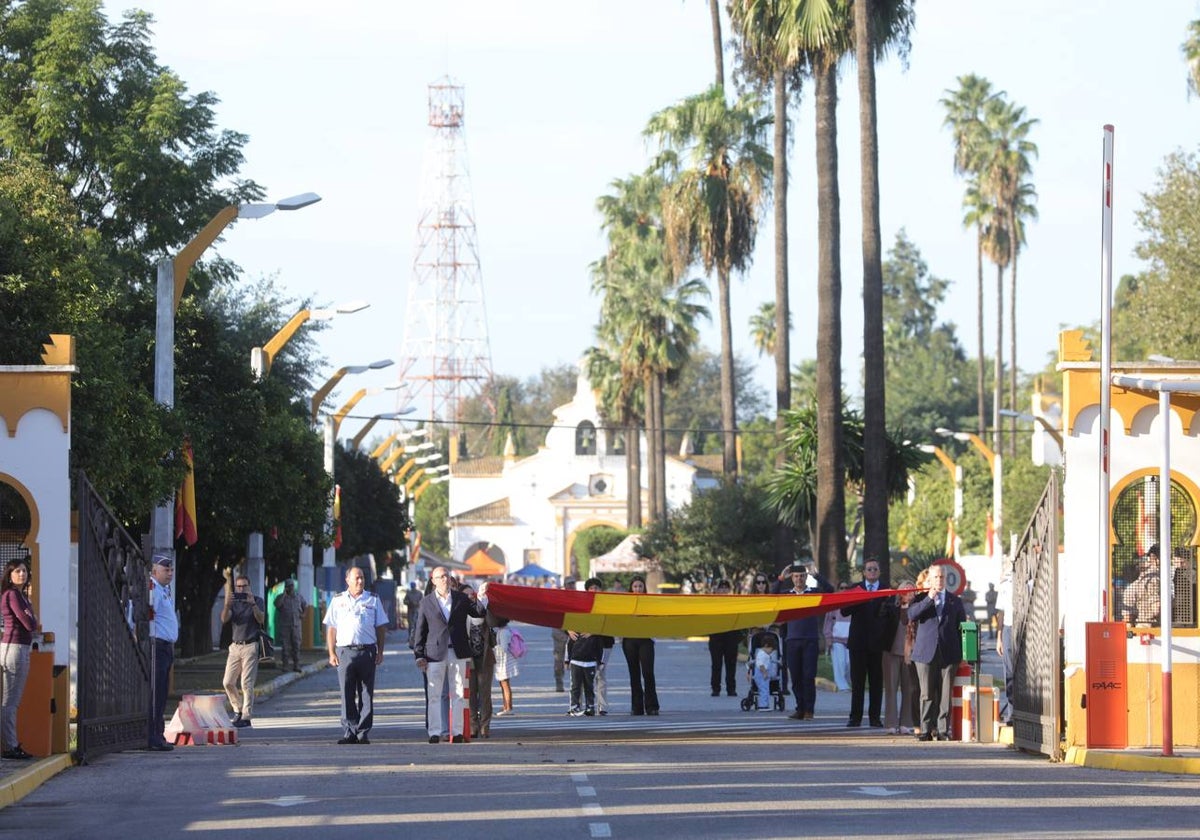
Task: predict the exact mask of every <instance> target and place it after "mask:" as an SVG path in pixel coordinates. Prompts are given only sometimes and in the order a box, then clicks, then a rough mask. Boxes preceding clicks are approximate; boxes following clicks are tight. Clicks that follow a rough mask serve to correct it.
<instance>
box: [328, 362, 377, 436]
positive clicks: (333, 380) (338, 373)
mask: <svg viewBox="0 0 1200 840" xmlns="http://www.w3.org/2000/svg"><path fill="white" fill-rule="evenodd" d="M394 364H395V362H393V361H392V360H391V359H380V360H379V361H377V362H371V364H369V365H347V366H346V367H340V368H338V369H337V370H335V371H334V372H333V376H331V377H329V381H328V382H326V383H325V384H324V385H322V386H321V387H320V389H318V390H317V392H316V393H315V394H313V397H312V421H313V423H316V422H317V414H319V413H320V411H321V403H323V402H325V398H326V397H327V396H329V392H330V391H332V390H333V389H334V386H336V385H337V384H338V383H339V382H341V381H342V377H343V376H345V375H346V374H349V373H366V372H367V371H369V370H382V369H383V368H385V367H391V366H392V365H394Z"/></svg>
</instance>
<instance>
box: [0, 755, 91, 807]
mask: <svg viewBox="0 0 1200 840" xmlns="http://www.w3.org/2000/svg"><path fill="white" fill-rule="evenodd" d="M72 764H74V761H73V760H72V759H71V756H70V755H68V754H66V753H63V754H61V755H52V756H50V757H49V758H42V759H39V760H38V761H36V762H34V763H33V764H31V765H29V767H28V768H27V769H25V770H21V771H19V772H16V773H13V774H12V775H11V776H9V777H8V778H6V779H5V780H4V781H3V782H0V810H4V809H5V808H6V807H8V806H9V805H12V804H13V803H15V802H20V801H21V800H22V799H24V798H25V797H26V796H28V795H29V794H31V793H33V792H34V791H35V790H37V789H38V788H39V787H41V785H42V783H43V782H45V781H46V780H47V779H51V778H53V777H55V776H57V775H58V774H59V773H61V772H62V771H64V770H66V769H67V768H68V767H70V766H71V765H72Z"/></svg>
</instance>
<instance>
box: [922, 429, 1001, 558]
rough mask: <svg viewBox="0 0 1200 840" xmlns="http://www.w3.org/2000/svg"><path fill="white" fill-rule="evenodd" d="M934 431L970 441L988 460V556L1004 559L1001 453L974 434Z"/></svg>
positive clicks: (944, 430) (948, 430)
mask: <svg viewBox="0 0 1200 840" xmlns="http://www.w3.org/2000/svg"><path fill="white" fill-rule="evenodd" d="M934 431H935V432H937V433H938V434H939V435H941V436H942V437H950V438H954V439H955V440H961V441H970V442H971V444H972V445H973V446H974V447H975V448H976V449H978V450H979V452H980V454H981V455H983V457H984V458H985V459H986V460H987V462H988V467H989V469H991V471H992V542H991V544H990V545H989V546H988V556H989V557H990V558H991V559H992V560H1001V559H1003V557H1004V546H1003V545H1002V543H1001V541H1002V540H1003V538H1004V536H1003V535H1004V530H1003V524H1004V481H1003V467H1002V459H1001V457H1000V453H999V452H994V451H993V450H992V449H991V447H989V446H988V445H987V444H986V443H984V442H983V438H981V437H979V435H977V434H974V433H973V432H955V431H953V430H951V429H946V428H942V427H939V428H936V429H934Z"/></svg>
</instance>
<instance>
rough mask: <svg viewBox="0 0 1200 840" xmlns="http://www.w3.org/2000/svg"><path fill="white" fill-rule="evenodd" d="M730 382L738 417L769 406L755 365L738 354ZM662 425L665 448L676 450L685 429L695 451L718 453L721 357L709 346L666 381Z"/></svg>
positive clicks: (754, 414) (765, 409)
mask: <svg viewBox="0 0 1200 840" xmlns="http://www.w3.org/2000/svg"><path fill="white" fill-rule="evenodd" d="M733 383H734V391H735V393H736V394H737V414H738V416H739V417H755V416H758V415H761V414H764V413H766V412H767V410H768V401H767V395H766V393H765V392H764V391H763V389H762V388H761V387H759V385H758V384H757V383H755V381H754V365H753V364H752V363H751V362H750V361H748V360H747V359H745V358H743V357H741V356H735V357H734V360H733ZM664 404H665V411H664V420H663V425H664V427H665V429H666V430H667V443H666V448H667V451H668V452H678V451H679V446H680V443H681V440H682V437H683V434H684V432H688V433H690V434H691V436H692V443H693V445H694V446H695V449H696V451H697V452H703V453H708V454H713V453H720V452H721V451H722V447H723V445H724V438H723V436H722V434H721V428H722V427H721V360H720V357H719V356H718V355H717V354H715V353H713V352H712V351H710V350H706V349H704V348H702V347H701V348H698V349H696V350H694V351H693V352H692V354H691V356H690V358H689V359H688V364H687V365H686V366H685V367H683V368H682V369H681V370H680V371H679V376H678V377H677V378H676V380H675V381H674V382H670V383H668V384H667V388H666V398H665V399H664Z"/></svg>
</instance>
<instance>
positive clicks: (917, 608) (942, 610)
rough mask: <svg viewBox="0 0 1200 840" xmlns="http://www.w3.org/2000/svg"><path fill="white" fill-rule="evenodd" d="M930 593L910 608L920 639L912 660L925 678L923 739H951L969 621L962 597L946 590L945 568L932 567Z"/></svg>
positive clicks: (914, 645)
mask: <svg viewBox="0 0 1200 840" xmlns="http://www.w3.org/2000/svg"><path fill="white" fill-rule="evenodd" d="M925 585H926V592H924V593H922V594H919V595H917V596H916V598H915V599H914V600H913V602H912V604H910V605H909V607H908V620H909V621H910V622H916V625H917V638H916V641H915V642H914V643H913V650H912V660H913V662H914V663H915V664H916V666H917V679H919V680H920V681H921V735H920V739H921V740H922V741H932V740H933V739H934V738H937V739H938V740H939V741H949V740H950V698H951V693H952V689H953V686H954V673H955V672H956V671H957V670H958V663H959V662H960V661H961V660H962V631H961V630H960V629H959V625H960V624H962V622H964V621H966V620H967V611H966V609H964V607H963V602H962V600H961V599H960V598H959V597H958V596H957V595H955V594H954V593H952V592H947V591H946V576H945V571H944V570H943V569H942V567H941V566H931V567H930V568H929V575H928V577H927V578H926V581H925Z"/></svg>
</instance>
